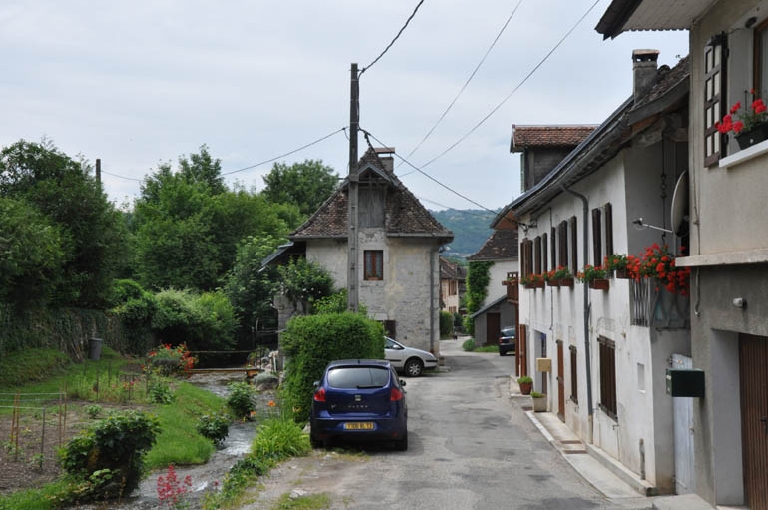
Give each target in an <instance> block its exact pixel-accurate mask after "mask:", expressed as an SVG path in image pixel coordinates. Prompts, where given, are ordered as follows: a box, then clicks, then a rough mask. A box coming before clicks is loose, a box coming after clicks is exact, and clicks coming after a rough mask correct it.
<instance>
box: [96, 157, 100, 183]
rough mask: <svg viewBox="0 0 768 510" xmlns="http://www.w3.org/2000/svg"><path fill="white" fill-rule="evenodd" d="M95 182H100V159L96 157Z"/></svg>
mask: <svg viewBox="0 0 768 510" xmlns="http://www.w3.org/2000/svg"><path fill="white" fill-rule="evenodd" d="M96 182H98V183H99V184H101V159H100V158H96Z"/></svg>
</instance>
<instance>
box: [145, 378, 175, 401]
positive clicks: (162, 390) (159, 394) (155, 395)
mask: <svg viewBox="0 0 768 510" xmlns="http://www.w3.org/2000/svg"><path fill="white" fill-rule="evenodd" d="M174 400H176V396H175V395H174V394H173V390H172V389H171V386H170V385H169V384H168V383H167V382H165V381H157V380H156V381H155V382H153V383H152V385H151V386H150V387H149V401H150V402H152V403H153V404H170V403H172V402H173V401H174Z"/></svg>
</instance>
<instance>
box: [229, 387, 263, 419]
mask: <svg viewBox="0 0 768 510" xmlns="http://www.w3.org/2000/svg"><path fill="white" fill-rule="evenodd" d="M228 387H229V397H227V406H228V407H229V408H230V409H231V410H232V413H233V414H234V415H235V416H236V417H237V418H247V417H249V416H250V415H251V413H252V412H253V411H255V410H256V404H255V402H254V401H253V393H254V390H253V386H251V385H250V384H248V383H246V382H233V383H229V385H228Z"/></svg>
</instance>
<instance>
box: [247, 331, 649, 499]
mask: <svg viewBox="0 0 768 510" xmlns="http://www.w3.org/2000/svg"><path fill="white" fill-rule="evenodd" d="M440 348H441V352H442V354H443V355H444V357H445V365H446V369H447V371H443V372H440V373H438V374H434V375H428V376H425V377H420V378H406V379H405V380H406V382H407V386H406V390H407V398H408V407H409V449H408V451H407V452H395V451H391V450H385V449H382V450H376V451H368V452H367V455H368V460H365V461H362V462H354V461H349V460H348V461H347V462H343V463H339V462H337V461H335V460H331V459H329V457H330V456H326V458H325V460H324V461H323V462H327V464H326V465H324V466H320V467H319V468H318V469H317V471H316V472H315V473H314V474H310V473H309V472H308V471H304V473H305V477H304V479H303V480H300V481H298V482H297V485H296V486H297V487H301V486H305V487H309V492H314V490H316V489H324V490H325V491H327V492H328V493H330V494H332V496H333V501H334V504H333V508H334V509H335V508H345V509H350V510H351V509H355V510H367V509H382V508H407V509H419V510H431V509H436V510H437V509H439V510H468V509H479V510H486V509H487V510H491V509H502V508H503V509H517V508H525V509H547V510H551V509H569V510H573V509H595V508H627V506H626V503H621V502H617V501H609V500H608V499H606V498H605V497H604V496H603V495H602V494H600V493H599V492H597V491H596V490H595V489H594V488H593V487H592V486H591V485H589V484H588V483H587V482H586V481H584V479H583V478H582V477H581V476H580V475H579V474H578V473H576V472H575V471H574V470H573V469H572V468H571V467H570V466H569V465H568V464H567V463H566V462H565V461H564V460H563V458H562V457H561V455H560V454H559V453H558V452H557V451H556V450H555V449H554V448H553V447H552V446H551V445H550V444H549V443H548V442H547V441H546V440H545V439H544V438H543V436H542V435H541V433H540V432H539V431H538V430H537V429H536V428H535V427H534V426H533V424H532V423H531V422H530V420H528V418H527V417H526V416H525V414H524V413H523V411H522V410H521V409H520V407H519V406H518V405H517V404H516V403H515V402H514V401H513V400H512V399H510V398H509V391H508V388H509V380H510V374H511V373H512V372H513V370H514V358H513V357H501V356H498V355H496V354H483V353H467V352H464V351H462V350H461V341H454V340H447V341H443V342H441V347H440ZM291 469H292V468H286V469H285V471H283V472H282V473H281V472H278V473H276V475H275V476H276V478H279V477H281V476H284V475H285V476H287V475H288V474H289V473H288V471H290V470H291ZM304 469H306V466H304ZM294 471H296V469H294ZM308 478H314V482H315V483H314V484H312V483H311V481H310V480H308ZM311 486H314V489H313V488H312V487H311ZM283 489H284V488H283ZM648 506H649V505H648ZM258 507H259V506H258V504H256V505H254V506H253V507H249V508H258Z"/></svg>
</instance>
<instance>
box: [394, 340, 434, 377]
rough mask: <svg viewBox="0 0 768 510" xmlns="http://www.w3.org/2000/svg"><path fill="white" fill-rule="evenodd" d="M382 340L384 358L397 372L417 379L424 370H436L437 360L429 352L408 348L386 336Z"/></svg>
mask: <svg viewBox="0 0 768 510" xmlns="http://www.w3.org/2000/svg"><path fill="white" fill-rule="evenodd" d="M384 340H385V343H384V358H385V359H386V360H387V361H389V363H390V364H391V365H392V366H393V367H394V368H395V370H397V371H398V372H402V373H404V374H405V375H409V376H411V377H418V376H420V375H421V374H422V372H424V370H430V369H434V368H437V358H436V357H435V355H434V354H432V353H431V352H427V351H422V350H421V349H414V348H413V347H408V346H406V345H403V344H401V343H400V342H398V341H397V340H393V339H392V338H389V337H388V336H387V337H384Z"/></svg>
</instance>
